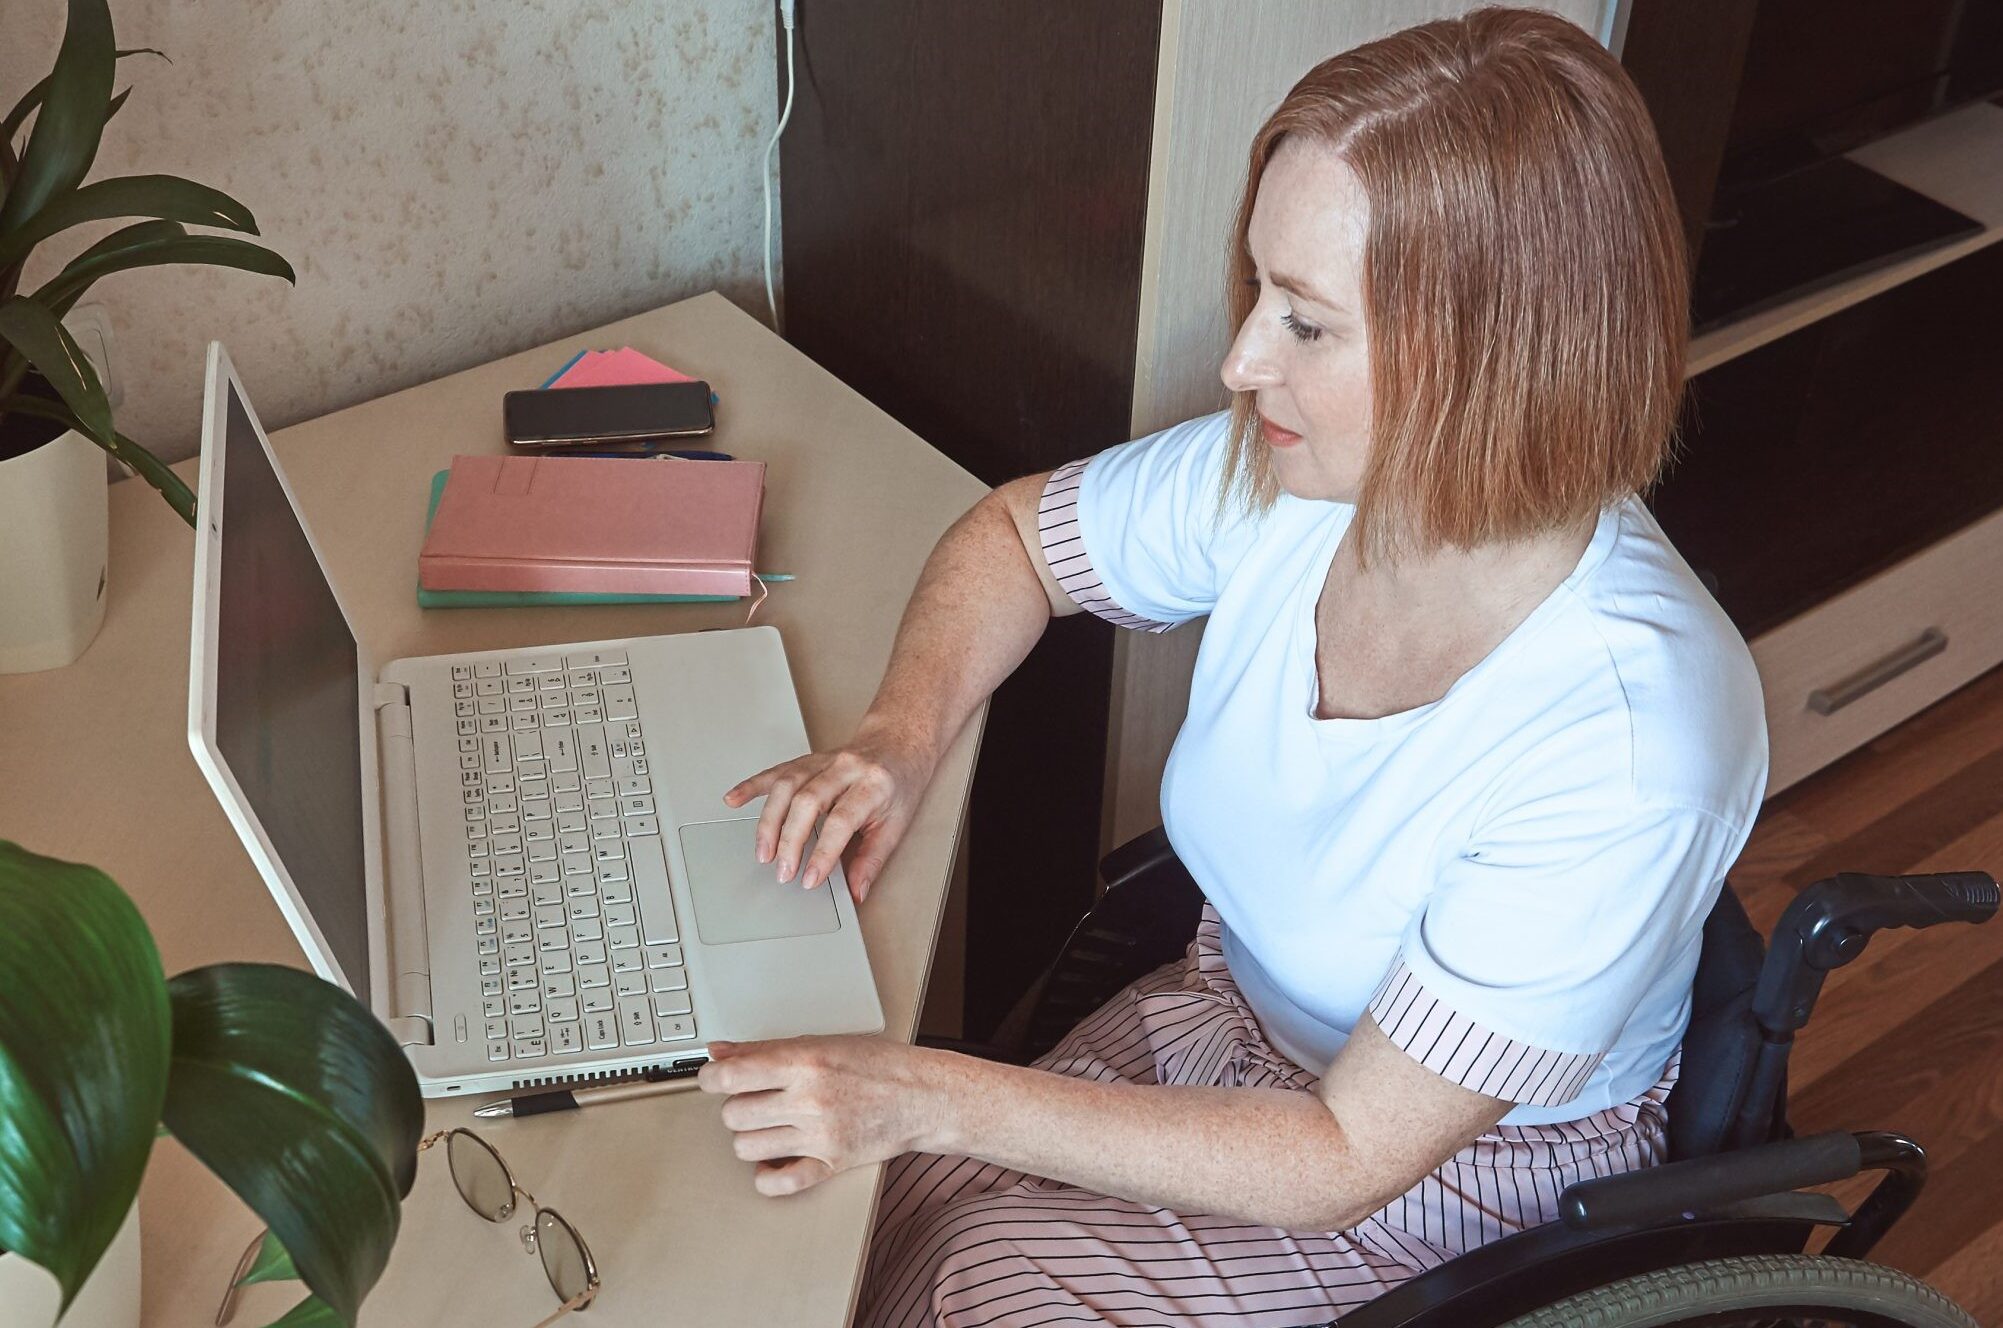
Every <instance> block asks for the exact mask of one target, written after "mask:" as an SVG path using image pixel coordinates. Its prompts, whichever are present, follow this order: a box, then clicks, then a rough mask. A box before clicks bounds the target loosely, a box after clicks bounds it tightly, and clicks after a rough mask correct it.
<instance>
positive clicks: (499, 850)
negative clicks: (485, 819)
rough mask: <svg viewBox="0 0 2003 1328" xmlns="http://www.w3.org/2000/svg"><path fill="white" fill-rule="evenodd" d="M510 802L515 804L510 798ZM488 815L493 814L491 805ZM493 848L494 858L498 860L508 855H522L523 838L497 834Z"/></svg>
mask: <svg viewBox="0 0 2003 1328" xmlns="http://www.w3.org/2000/svg"><path fill="white" fill-rule="evenodd" d="M508 801H509V802H513V801H514V799H513V798H509V799H508ZM489 802H490V804H491V802H492V800H491V799H490V800H489ZM488 814H489V815H492V814H493V811H492V807H491V805H490V806H489V809H488ZM493 848H494V857H495V858H497V859H498V858H500V857H502V856H504V855H506V854H510V853H520V852H521V851H522V837H521V836H520V835H514V834H507V835H498V834H497V835H495V836H494V839H493Z"/></svg>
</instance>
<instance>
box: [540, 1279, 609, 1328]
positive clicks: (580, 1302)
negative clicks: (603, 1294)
mask: <svg viewBox="0 0 2003 1328" xmlns="http://www.w3.org/2000/svg"><path fill="white" fill-rule="evenodd" d="M597 1295H598V1288H597V1287H595V1286H588V1287H586V1288H584V1290H582V1291H580V1292H578V1293H577V1294H576V1295H574V1296H572V1297H571V1298H570V1299H569V1300H566V1301H564V1302H563V1304H561V1305H559V1306H557V1307H556V1313H554V1314H552V1315H550V1316H549V1317H548V1318H547V1319H544V1320H543V1321H542V1322H540V1323H538V1324H536V1325H535V1328H549V1326H550V1325H551V1324H553V1323H555V1322H556V1321H557V1320H558V1319H561V1318H562V1317H563V1316H564V1315H566V1314H568V1313H570V1312H571V1311H572V1310H581V1309H583V1308H584V1307H585V1306H586V1305H589V1304H590V1303H591V1302H592V1300H593V1299H595V1298H596V1297H597Z"/></svg>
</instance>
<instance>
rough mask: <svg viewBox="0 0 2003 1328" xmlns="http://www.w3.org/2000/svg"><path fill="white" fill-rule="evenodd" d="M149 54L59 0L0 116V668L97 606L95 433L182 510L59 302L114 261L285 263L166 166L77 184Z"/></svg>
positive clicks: (100, 551) (92, 10)
mask: <svg viewBox="0 0 2003 1328" xmlns="http://www.w3.org/2000/svg"><path fill="white" fill-rule="evenodd" d="M158 54H160V53H159V52H158V51H154V50H150V49H146V50H139V49H134V50H119V49H118V48H117V46H116V44H115V42H114V41H113V39H112V32H111V13H110V10H109V9H108V8H107V5H106V0H69V19H68V26H67V27H66V28H65V29H64V32H63V41H62V46H61V48H60V49H59V50H58V51H57V54H56V62H55V66H54V68H53V69H51V70H50V72H49V75H48V77H47V78H44V79H43V80H41V81H40V82H39V83H36V84H35V85H34V86H33V87H31V88H29V89H28V90H27V91H26V92H24V93H23V94H22V95H21V97H20V99H19V100H18V101H16V102H15V103H14V107H13V109H12V110H10V111H9V112H7V116H6V118H5V119H4V120H0V567H5V568H7V569H8V575H7V577H6V578H5V579H4V581H0V673H18V672H26V671H28V670H32V669H44V668H57V667H60V666H61V665H64V664H67V663H69V662H70V661H71V660H73V659H75V658H76V657H77V656H78V655H80V654H82V653H83V650H84V647H85V646H87V645H89V644H90V641H91V638H92V637H93V636H95V635H96V634H97V628H98V624H99V623H100V622H102V621H103V617H104V567H105V557H106V546H107V533H106V502H107V499H106V494H105V480H104V463H103V462H102V461H101V460H100V459H99V458H98V452H97V449H98V448H102V449H103V450H104V451H106V452H108V453H110V454H111V456H112V457H113V459H115V460H117V461H118V462H120V463H121V464H122V465H124V466H125V467H126V469H128V470H129V471H132V472H133V473H135V474H137V475H139V476H140V477H141V478H143V479H144V480H145V481H146V482H147V483H148V484H151V485H152V486H153V487H154V488H156V489H158V490H159V491H160V492H161V494H162V495H163V496H164V497H165V498H166V499H167V501H168V502H169V503H170V504H172V505H173V507H174V510H175V511H177V512H179V513H180V514H181V516H182V518H183V519H184V520H186V521H187V522H188V523H189V524H191V525H192V524H193V523H194V519H195V495H194V493H193V492H192V491H191V490H190V489H189V488H188V486H187V485H186V484H184V483H182V481H181V479H180V477H179V476H177V475H175V474H174V472H172V471H171V470H169V469H167V467H166V466H165V465H163V464H162V463H161V462H160V460H159V459H158V458H157V457H155V456H153V455H152V453H150V452H148V451H146V449H145V448H143V447H140V446H139V445H138V444H137V443H134V442H133V441H132V440H131V439H130V438H127V437H125V436H124V435H123V434H121V433H119V432H118V431H117V430H116V428H114V427H113V423H112V418H111V403H110V401H109V400H108V399H107V397H106V395H105V391H104V386H103V383H102V382H101V381H100V379H99V377H98V373H97V370H96V369H95V368H94V367H93V366H92V364H91V362H90V360H89V359H88V358H86V357H85V355H84V352H83V350H82V348H81V347H79V346H78V344H77V341H76V338H75V337H73V336H71V335H70V332H69V331H68V329H67V328H65V327H64V326H63V322H62V320H63V317H64V316H65V315H66V314H68V313H69V312H70V310H71V309H73V308H74V307H75V306H76V303H77V301H78V300H80V299H82V298H83V296H84V294H85V292H87V291H88V290H90V288H91V286H92V284H93V283H95V282H96V281H97V279H98V278H100V277H102V276H105V275H107V274H109V273H112V272H122V271H125V270H126V269H128V268H136V267H154V266H158V265H160V264H163V263H205V264H209V265H211V266H217V267H233V268H240V269H242V270H244V271H246V272H261V273H264V274H266V275H268V276H274V277H283V278H285V279H286V280H287V281H291V280H292V279H293V274H292V268H291V265H290V264H288V263H287V262H286V261H285V260H284V259H283V258H281V257H279V256H278V255H277V254H276V253H273V252H272V251H271V250H269V249H267V248H265V247H264V246H262V245H258V244H252V243H251V242H250V241H248V240H240V239H236V238H233V237H231V236H226V235H206V234H191V233H190V232H189V231H188V229H187V228H188V226H189V225H196V226H206V227H210V228H213V229H220V230H232V231H240V232H245V233H248V234H251V235H255V234H257V224H256V222H255V221H253V220H252V218H251V215H250V212H249V210H248V209H247V208H245V207H244V206H243V205H242V204H241V203H238V202H237V201H236V200H235V199H233V198H231V197H230V196H229V195H227V194H224V193H221V192H219V191H217V190H214V189H210V188H208V187H206V186H204V185H199V184H196V183H194V182H193V181H191V180H184V179H181V178H180V177H178V176H173V175H127V176H118V177H115V178H111V179H104V180H95V181H92V182H91V183H89V184H86V183H84V177H85V176H86V175H88V174H89V173H90V168H91V163H92V162H93V161H95V160H96V158H97V149H98V143H99V141H100V140H101V139H102V137H103V135H104V126H105V123H106V122H107V121H109V120H110V119H111V118H112V117H113V116H114V115H117V114H118V111H119V108H120V107H122V106H123V105H124V104H125V99H126V97H128V96H129V95H130V94H131V90H130V89H129V88H128V89H127V90H126V91H124V92H120V93H117V94H116V95H113V91H112V83H113V72H114V69H115V67H116V65H117V62H118V61H119V60H120V59H121V58H123V57H125V56H129V55H158ZM24 129H25V131H26V135H25V139H23V131H24ZM17 143H18V150H17ZM118 218H141V219H142V220H136V221H134V222H133V224H131V225H128V226H124V227H121V228H119V229H117V230H114V231H112V232H111V233H110V234H108V235H106V236H105V237H104V238H103V239H101V240H99V241H98V242H97V243H95V244H93V245H90V246H89V247H88V248H86V249H84V250H83V251H82V252H81V253H78V254H77V255H76V256H75V257H73V258H72V259H70V261H69V262H68V263H67V264H66V265H65V266H63V267H62V268H61V270H59V271H57V272H56V273H55V274H54V275H53V276H51V277H49V278H48V279H47V280H46V281H44V282H42V283H41V284H39V285H38V286H36V287H35V288H34V289H33V290H31V291H26V292H24V291H23V290H22V289H21V284H22V275H23V273H24V271H25V270H26V268H27V266H28V262H29V259H30V258H31V257H32V256H33V255H34V253H35V251H36V249H37V248H38V247H39V246H41V245H42V244H44V243H45V242H47V241H50V240H55V239H57V238H59V237H60V236H62V235H63V234H64V232H66V231H69V230H71V229H72V228H74V227H77V226H81V225H85V224H88V223H92V222H101V221H106V220H111V219H118Z"/></svg>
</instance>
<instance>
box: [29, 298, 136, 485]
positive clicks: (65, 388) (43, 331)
mask: <svg viewBox="0 0 2003 1328" xmlns="http://www.w3.org/2000/svg"><path fill="white" fill-rule="evenodd" d="M0 341H5V342H7V343H8V344H10V345H12V346H13V347H14V349H15V350H17V351H19V352H20V353H21V356H22V358H23V359H25V360H26V361H27V363H28V364H30V365H32V366H34V369H35V372H36V373H39V374H40V375H41V376H42V377H43V378H44V379H46V380H47V381H48V384H49V386H50V387H53V388H54V389H55V390H56V395H57V396H59V397H61V398H62V399H63V404H64V405H66V406H68V407H69V408H70V409H71V410H72V411H73V412H75V414H76V418H77V422H78V424H79V426H80V427H81V429H82V431H83V432H84V433H86V434H89V435H90V437H91V438H92V439H93V440H94V441H95V442H96V443H97V444H98V446H100V447H107V448H108V447H111V446H112V445H113V443H114V442H115V436H114V435H113V433H112V429H111V402H110V400H109V399H107V398H106V397H105V395H104V385H103V384H101V383H99V382H98V381H97V370H96V369H94V368H92V367H91V363H90V360H89V359H88V358H86V357H85V355H84V353H83V348H82V347H81V346H79V345H77V343H76V338H75V337H73V336H71V335H70V334H69V329H68V328H66V327H64V326H63V325H62V324H61V323H59V322H57V321H56V316H55V315H54V314H52V313H50V312H49V311H48V310H47V309H45V308H43V307H42V306H41V305H40V304H38V303H36V302H35V301H34V300H32V299H30V298H28V297H27V296H25V295H14V296H10V297H8V298H7V299H5V300H0ZM12 376H13V377H16V378H18V372H17V373H16V374H15V375H12ZM14 386H15V383H14V382H9V381H0V392H8V391H12V390H13V388H14Z"/></svg>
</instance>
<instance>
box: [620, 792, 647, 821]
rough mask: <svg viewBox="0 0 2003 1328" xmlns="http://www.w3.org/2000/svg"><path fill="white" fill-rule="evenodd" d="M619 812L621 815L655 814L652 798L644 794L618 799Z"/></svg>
mask: <svg viewBox="0 0 2003 1328" xmlns="http://www.w3.org/2000/svg"><path fill="white" fill-rule="evenodd" d="M619 814H620V815H621V816H653V815H655V814H656V813H655V811H654V800H653V799H652V798H650V797H648V796H646V795H645V794H641V795H639V796H637V797H628V798H621V799H619Z"/></svg>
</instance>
